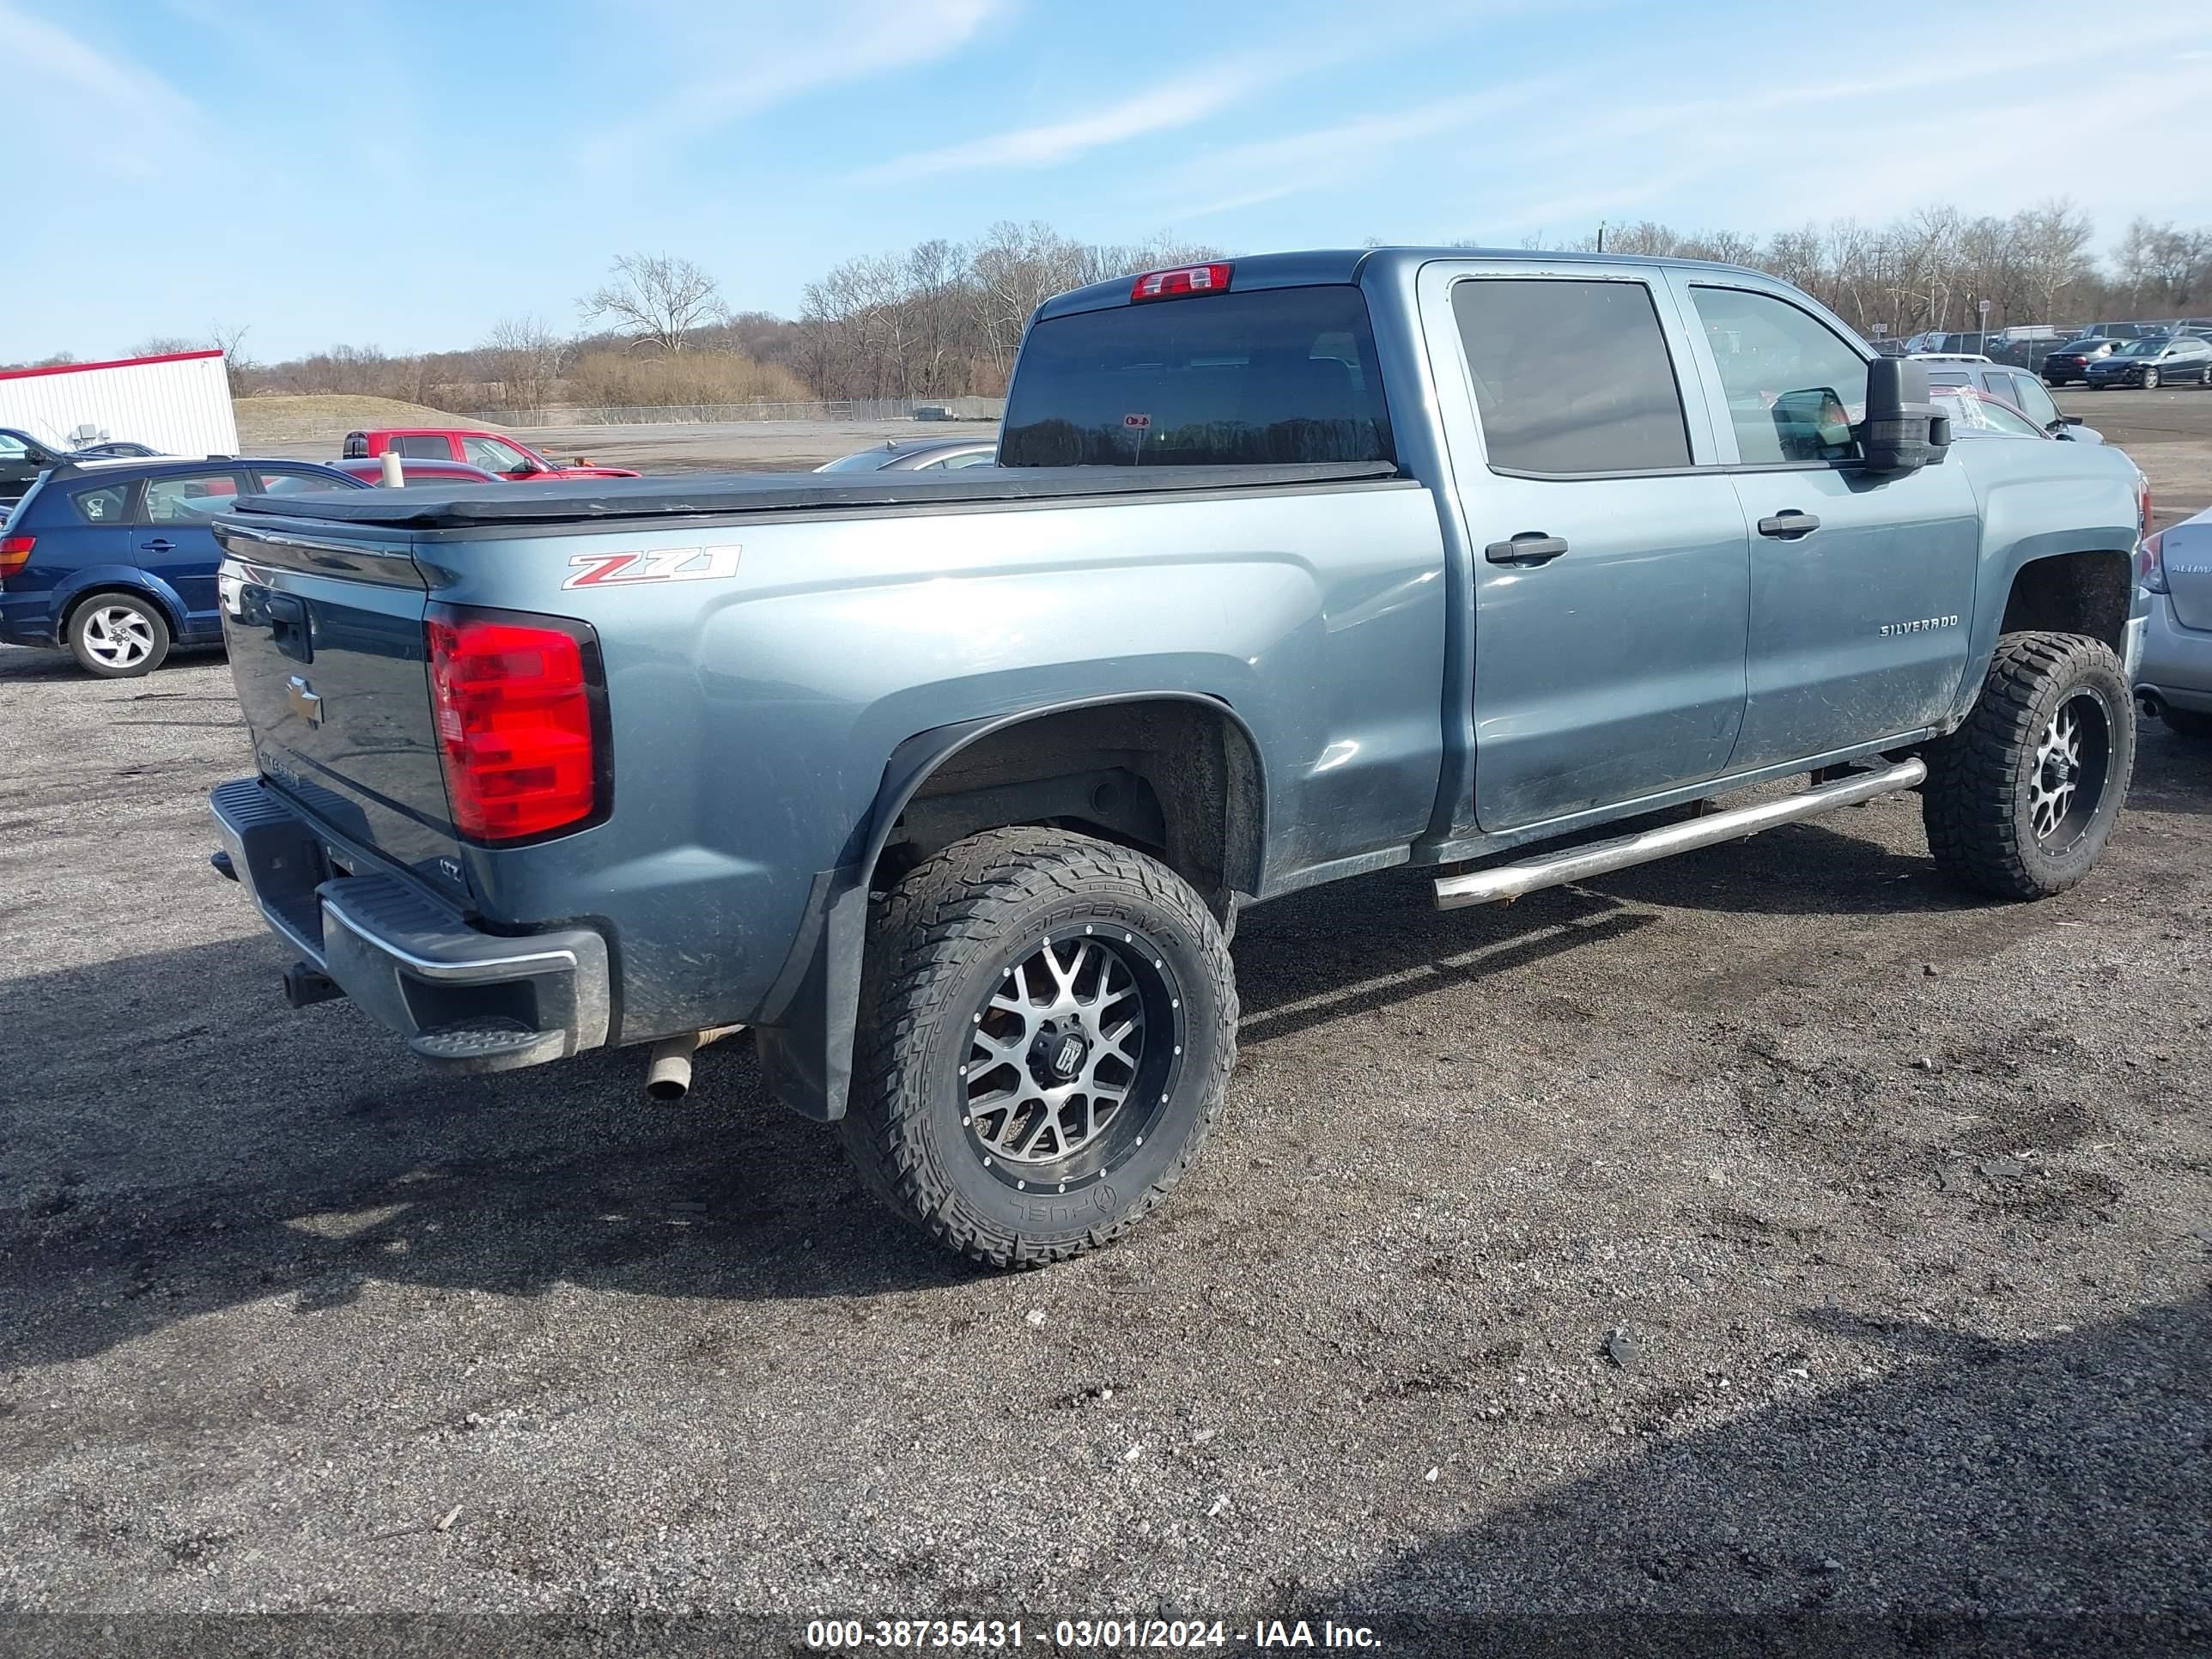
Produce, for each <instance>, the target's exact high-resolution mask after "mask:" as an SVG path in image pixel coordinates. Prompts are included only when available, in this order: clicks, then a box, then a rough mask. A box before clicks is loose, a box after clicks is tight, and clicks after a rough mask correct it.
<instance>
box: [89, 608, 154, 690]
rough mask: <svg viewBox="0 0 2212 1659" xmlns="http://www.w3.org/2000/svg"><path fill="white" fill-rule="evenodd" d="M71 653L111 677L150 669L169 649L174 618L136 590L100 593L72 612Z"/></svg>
mask: <svg viewBox="0 0 2212 1659" xmlns="http://www.w3.org/2000/svg"><path fill="white" fill-rule="evenodd" d="M69 648H70V655H72V656H74V657H75V658H76V662H77V666H78V667H80V668H82V669H83V670H84V671H85V672H86V673H88V674H97V675H98V676H100V678H102V679H106V680H121V679H130V678H134V677H136V676H137V675H140V674H150V673H152V672H153V671H155V669H156V668H159V667H160V666H161V663H162V659H164V658H166V657H167V655H168V654H169V623H168V619H167V617H164V616H162V614H161V611H159V610H158V609H156V608H155V605H153V604H152V602H151V601H149V600H147V599H140V598H139V597H138V596H137V594H136V593H95V594H94V595H93V596H92V597H91V598H90V599H87V600H85V602H84V603H83V604H82V605H78V606H77V608H76V610H75V611H71V612H70V622H69Z"/></svg>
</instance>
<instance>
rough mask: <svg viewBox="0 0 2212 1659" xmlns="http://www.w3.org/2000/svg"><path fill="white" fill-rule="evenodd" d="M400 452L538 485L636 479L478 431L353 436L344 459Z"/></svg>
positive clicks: (424, 429) (623, 470)
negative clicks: (556, 457) (562, 462)
mask: <svg viewBox="0 0 2212 1659" xmlns="http://www.w3.org/2000/svg"><path fill="white" fill-rule="evenodd" d="M387 449H390V450H397V451H398V453H399V456H400V459H403V460H410V461H414V460H422V461H461V462H465V464H467V465H470V466H478V467H482V468H483V470H484V471H487V472H492V473H496V474H497V475H498V476H499V477H502V478H507V479H512V480H514V481H516V482H518V483H520V482H523V481H529V482H532V483H534V482H536V481H538V480H539V479H542V478H635V477H637V476H638V475H637V474H636V473H635V472H633V471H630V470H629V468H628V467H622V466H593V465H592V464H591V463H590V462H589V461H587V460H586V459H584V458H583V457H582V456H578V457H577V458H576V464H575V465H574V466H562V465H560V464H559V463H558V462H556V461H549V460H547V459H545V457H544V456H543V455H540V454H539V453H538V452H537V451H536V450H534V449H532V448H530V447H528V446H527V445H524V444H519V443H517V442H515V441H514V440H513V439H512V438H502V437H501V436H500V435H499V434H498V433H496V432H472V431H470V430H468V429H466V428H461V427H435V426H395V427H386V428H381V429H380V430H378V431H374V432H349V433H347V434H346V435H345V448H344V451H343V455H342V459H345V460H349V461H354V460H366V459H369V458H371V457H373V456H377V455H381V454H383V453H385V451H386V450H387Z"/></svg>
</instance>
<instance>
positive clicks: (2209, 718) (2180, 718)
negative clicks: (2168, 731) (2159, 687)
mask: <svg viewBox="0 0 2212 1659" xmlns="http://www.w3.org/2000/svg"><path fill="white" fill-rule="evenodd" d="M2161 717H2162V718H2163V719H2164V720H2165V721H2166V724H2167V725H2168V726H2171V727H2172V728H2173V730H2174V731H2175V732H2178V733H2179V734H2180V735H2181V736H2182V737H2185V738H2212V714H2204V713H2203V712H2202V711H2200V710H2197V709H2195V708H2175V707H2174V706H2173V705H2172V704H2171V703H2168V704H2167V705H2166V708H2164V709H2163V710H2162V711H2161Z"/></svg>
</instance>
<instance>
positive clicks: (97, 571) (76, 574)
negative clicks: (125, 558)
mask: <svg viewBox="0 0 2212 1659" xmlns="http://www.w3.org/2000/svg"><path fill="white" fill-rule="evenodd" d="M94 593H135V594H137V596H138V597H139V598H140V599H151V600H152V601H153V602H154V603H155V605H159V606H160V607H161V615H162V618H163V620H165V621H166V622H167V623H168V624H169V636H170V638H172V639H173V640H179V641H181V640H182V639H183V638H184V632H185V617H187V616H189V615H190V614H191V612H190V611H188V610H187V609H186V608H185V601H184V598H183V596H182V595H180V594H179V592H177V591H176V590H175V589H174V588H173V587H171V586H169V585H168V583H167V582H165V581H163V580H161V578H160V577H159V576H156V575H155V574H153V573H152V572H150V571H148V570H145V569H143V568H140V567H139V566H137V565H132V564H96V565H91V566H88V568H85V569H82V570H73V571H71V572H70V575H69V580H67V582H65V583H64V584H62V585H60V586H56V587H55V589H54V590H53V596H52V611H53V618H54V637H55V639H57V640H58V641H61V642H62V643H63V644H64V645H66V644H68V643H69V640H68V635H67V630H66V628H65V623H66V620H67V618H68V617H69V614H70V611H72V610H74V609H76V605H77V604H78V602H79V601H80V600H82V599H85V598H86V597H87V596H88V595H90V594H94Z"/></svg>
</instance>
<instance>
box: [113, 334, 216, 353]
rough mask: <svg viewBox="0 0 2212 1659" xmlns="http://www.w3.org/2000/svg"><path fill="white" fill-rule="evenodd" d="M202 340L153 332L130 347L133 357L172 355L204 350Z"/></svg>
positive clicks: (205, 343) (204, 346)
mask: <svg viewBox="0 0 2212 1659" xmlns="http://www.w3.org/2000/svg"><path fill="white" fill-rule="evenodd" d="M206 349H208V346H207V342H206V341H204V340H195V339H191V338H190V337H187V336H185V335H182V334H155V335H153V336H151V337H149V338H147V339H143V340H141V341H139V342H138V343H137V345H135V346H132V347H131V356H133V357H173V356H176V355H177V354H178V353H179V352H183V351H205V350H206Z"/></svg>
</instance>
